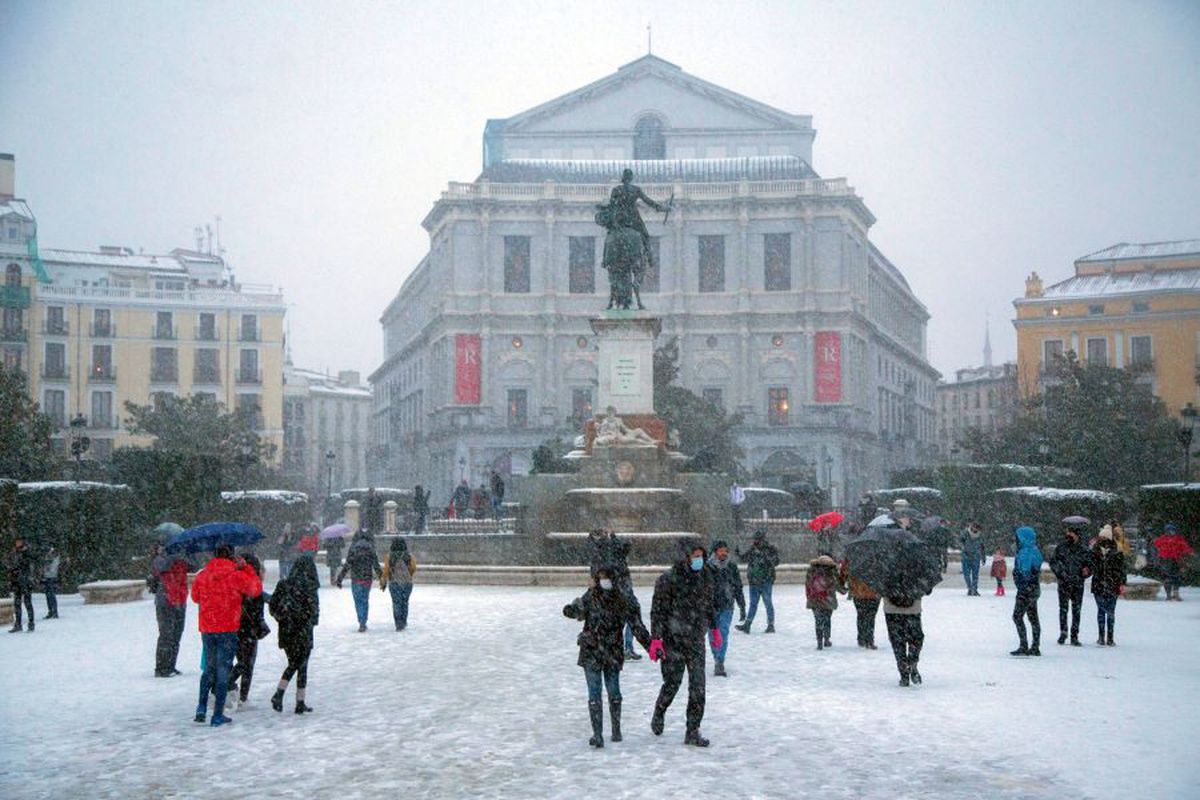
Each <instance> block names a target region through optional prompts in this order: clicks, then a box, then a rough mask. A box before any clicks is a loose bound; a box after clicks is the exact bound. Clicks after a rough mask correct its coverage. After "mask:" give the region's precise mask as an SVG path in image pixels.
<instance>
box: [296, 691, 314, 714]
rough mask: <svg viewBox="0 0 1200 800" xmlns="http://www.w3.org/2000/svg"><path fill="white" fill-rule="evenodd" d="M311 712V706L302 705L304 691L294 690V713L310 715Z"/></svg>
mask: <svg viewBox="0 0 1200 800" xmlns="http://www.w3.org/2000/svg"><path fill="white" fill-rule="evenodd" d="M312 711H313V710H312V706H307V705H305V704H304V690H303V689H297V690H296V713H297V714H311V713H312Z"/></svg>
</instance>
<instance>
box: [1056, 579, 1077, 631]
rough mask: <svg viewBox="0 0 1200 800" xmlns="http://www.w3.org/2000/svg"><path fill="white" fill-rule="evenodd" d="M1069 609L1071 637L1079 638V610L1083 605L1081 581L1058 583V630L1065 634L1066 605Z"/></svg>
mask: <svg viewBox="0 0 1200 800" xmlns="http://www.w3.org/2000/svg"><path fill="white" fill-rule="evenodd" d="M1068 606H1070V611H1071V638H1072V639H1078V638H1079V610H1080V609H1081V608H1082V607H1083V583H1082V582H1080V583H1059V584H1058V632H1059V633H1061V634H1062V635H1063V636H1066V635H1067V607H1068Z"/></svg>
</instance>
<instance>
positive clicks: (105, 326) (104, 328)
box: [92, 308, 113, 339]
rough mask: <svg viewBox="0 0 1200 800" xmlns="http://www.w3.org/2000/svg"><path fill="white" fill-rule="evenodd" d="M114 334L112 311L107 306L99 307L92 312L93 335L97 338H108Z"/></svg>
mask: <svg viewBox="0 0 1200 800" xmlns="http://www.w3.org/2000/svg"><path fill="white" fill-rule="evenodd" d="M112 335H113V330H112V311H110V310H108V309H107V308H97V309H96V310H95V311H93V312H92V336H94V337H96V338H97V339H106V338H108V337H110V336H112Z"/></svg>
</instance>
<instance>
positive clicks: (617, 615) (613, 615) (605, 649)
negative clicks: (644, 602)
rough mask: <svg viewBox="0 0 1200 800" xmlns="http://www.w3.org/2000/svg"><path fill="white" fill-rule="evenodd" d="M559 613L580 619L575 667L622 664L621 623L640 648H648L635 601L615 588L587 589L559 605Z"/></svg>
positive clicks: (623, 652) (623, 642) (643, 626)
mask: <svg viewBox="0 0 1200 800" xmlns="http://www.w3.org/2000/svg"><path fill="white" fill-rule="evenodd" d="M563 616H565V617H569V618H570V619H578V620H583V631H582V632H581V633H580V634H579V639H578V644H579V666H581V667H588V668H591V669H600V670H604V669H613V668H616V669H620V668H621V667H622V666H623V665H624V664H625V636H624V633H625V623H629V624H630V625H632V626H633V635H634V637H635V638H636V639H637V640H638V641H639V642H640V643H641V645H642V647H644V648H646V649H647V650H649V649H650V632H649V631H647V630H646V625H645V624H644V623H643V622H642V609H641V607H640V606H638V604H637V601H636V600H634V599H632V598H631V597H630V596H629V595H626V594H625V593H623V592H622V591H621V590H620V589H617V588H616V587H614V588H612V589H608V590H604V589H588V590H587V591H586V592H584V595H583V597H580V598H578V599H576V600H575V602H573V603H571V604H569V605H566V606H563Z"/></svg>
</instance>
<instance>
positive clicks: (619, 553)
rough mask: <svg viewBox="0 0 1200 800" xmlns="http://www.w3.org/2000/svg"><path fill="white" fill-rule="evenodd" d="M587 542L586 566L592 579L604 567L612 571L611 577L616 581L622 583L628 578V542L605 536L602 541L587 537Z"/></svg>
mask: <svg viewBox="0 0 1200 800" xmlns="http://www.w3.org/2000/svg"><path fill="white" fill-rule="evenodd" d="M587 542H588V566H589V568H590V569H591V573H592V577H593V578H595V577H596V573H597V572H598V571H599V570H600V569H601V568H604V567H606V568H608V569H610V570H612V576H613V578H614V579H616V580H622V581H623V580H626V579H628V578H629V542H627V541H625V540H624V539H618V538H617V537H616V536H606V537H605V538H603V539H597V538H596V537H595V536H589V537H588V540H587Z"/></svg>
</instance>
